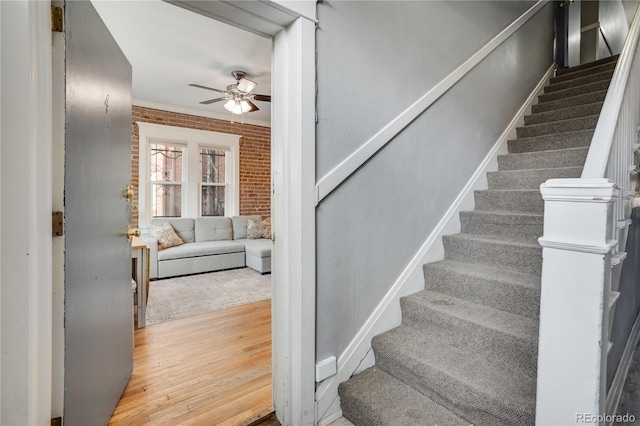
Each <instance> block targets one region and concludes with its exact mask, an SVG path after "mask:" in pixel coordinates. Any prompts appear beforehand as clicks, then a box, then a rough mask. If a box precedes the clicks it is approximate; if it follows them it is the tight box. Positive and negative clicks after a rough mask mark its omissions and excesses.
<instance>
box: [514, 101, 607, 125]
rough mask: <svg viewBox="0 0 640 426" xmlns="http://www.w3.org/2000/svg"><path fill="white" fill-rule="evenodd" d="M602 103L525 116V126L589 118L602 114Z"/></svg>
mask: <svg viewBox="0 0 640 426" xmlns="http://www.w3.org/2000/svg"><path fill="white" fill-rule="evenodd" d="M601 109H602V102H595V103H592V104H587V105H580V106H576V107H572V108H564V109H558V110H553V111H547V112H539V113H537V114H531V115H525V116H524V124H525V125H531V124H542V123H552V122H555V121H561V120H570V119H572V118H579V117H588V116H590V115H598V114H600V110H601Z"/></svg>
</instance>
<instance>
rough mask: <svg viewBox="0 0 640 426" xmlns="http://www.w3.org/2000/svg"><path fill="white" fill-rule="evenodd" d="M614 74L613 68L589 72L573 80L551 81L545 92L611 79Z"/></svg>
mask: <svg viewBox="0 0 640 426" xmlns="http://www.w3.org/2000/svg"><path fill="white" fill-rule="evenodd" d="M612 75H613V69H611V70H606V71H604V72H599V73H596V74H588V75H586V76H583V77H578V78H574V79H571V80H566V81H560V82H555V83H551V84H550V85H548V86H546V87H545V88H544V93H551V92H557V91H558V90H565V89H569V88H571V87H578V86H583V85H585V84H591V83H596V82H600V81H610V80H611V76H612Z"/></svg>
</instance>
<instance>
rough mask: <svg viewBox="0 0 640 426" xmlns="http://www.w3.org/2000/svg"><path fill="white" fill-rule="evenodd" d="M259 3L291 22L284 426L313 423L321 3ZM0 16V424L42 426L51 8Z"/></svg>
mask: <svg viewBox="0 0 640 426" xmlns="http://www.w3.org/2000/svg"><path fill="white" fill-rule="evenodd" d="M256 3H261V4H262V5H265V4H273V5H275V6H276V8H277V9H279V10H280V11H284V12H286V13H287V14H289V15H290V16H291V17H292V19H291V22H290V23H289V24H288V25H286V28H284V29H282V30H281V31H280V32H278V33H277V34H275V37H274V47H273V63H274V67H273V71H274V81H273V88H274V90H273V93H272V95H273V98H274V102H273V125H272V128H273V129H274V130H273V134H272V152H273V153H274V155H272V173H273V186H274V200H275V203H274V205H275V208H274V212H273V222H274V230H275V236H276V242H275V246H274V247H275V248H274V253H273V259H272V260H273V262H274V270H275V271H274V280H273V281H274V312H273V325H272V327H273V332H274V333H273V335H274V344H273V346H274V359H273V364H274V369H273V383H274V404H275V407H276V413H277V415H278V418H279V419H280V421H281V422H282V423H283V424H284V425H309V424H314V423H315V421H316V419H315V379H314V366H315V204H314V191H315V23H314V21H313V19H314V18H315V15H314V16H313V17H311V18H310V17H309V15H310V13H309V11H310V10H312V11H315V1H304V2H302V1H301V2H287V1H282V2H256ZM302 4H304V5H303V6H302ZM294 9H297V10H294ZM302 9H304V11H303V12H301V10H302ZM236 12H237V11H236ZM303 14H305V15H306V16H307V17H304V16H303ZM244 16H245V18H243V13H240V16H239V17H238V16H237V15H236V16H234V19H235V20H236V22H238V21H239V22H243V21H244V28H245V29H247V28H250V27H251V26H252V22H253V20H255V15H253V14H251V13H250V12H249V11H246V13H244ZM0 18H1V19H2V25H1V26H0V27H1V29H2V32H1V33H0V34H4V37H2V35H0V42H4V44H3V45H2V51H1V54H2V60H1V61H0V64H1V67H0V77H1V79H2V89H1V92H2V107H1V108H0V112H1V114H0V128H1V129H2V138H1V140H0V160H2V159H4V160H5V161H3V162H2V168H1V170H2V174H1V175H0V176H1V178H0V184H1V185H2V192H1V194H0V224H1V225H2V226H1V227H0V233H1V235H2V244H1V246H0V303H1V304H2V310H1V312H2V314H1V316H0V323H1V324H2V328H1V331H0V347H1V348H2V355H1V357H0V423H3V424H5V423H7V424H46V423H48V422H49V420H50V419H51V395H52V392H51V377H52V374H53V369H52V365H51V362H52V361H51V356H52V355H51V353H52V349H51V334H52V331H51V309H52V308H51V306H52V292H51V288H52V266H51V263H52V261H51V256H52V250H51V244H52V243H51V241H52V240H51V237H50V235H51V209H52V207H51V204H52V201H51V200H52V188H51V182H52V175H53V167H52V130H51V126H52V106H51V104H52V87H51V79H52V64H51V21H50V2H49V1H28V2H27V1H25V2H0ZM9 35H10V38H11V40H10V41H9V37H8V36H9ZM5 47H6V48H5ZM8 107H10V108H8ZM7 178H11V179H10V181H8V179H7ZM278 227H279V228H278ZM8 266H10V268H9V267H8ZM277 271H280V272H277ZM13 307H15V309H14V308H13Z"/></svg>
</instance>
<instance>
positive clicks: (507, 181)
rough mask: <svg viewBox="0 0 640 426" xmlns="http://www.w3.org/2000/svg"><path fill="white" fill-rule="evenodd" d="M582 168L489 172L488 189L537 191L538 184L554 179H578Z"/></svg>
mask: <svg viewBox="0 0 640 426" xmlns="http://www.w3.org/2000/svg"><path fill="white" fill-rule="evenodd" d="M581 173H582V167H575V168H560V169H545V170H540V171H535V172H534V171H526V172H525V171H515V172H513V171H512V172H489V173H487V180H488V182H489V189H538V188H540V184H542V183H543V182H546V181H547V180H549V179H555V178H579V177H580V174H581Z"/></svg>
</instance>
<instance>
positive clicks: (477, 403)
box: [372, 338, 535, 426]
mask: <svg viewBox="0 0 640 426" xmlns="http://www.w3.org/2000/svg"><path fill="white" fill-rule="evenodd" d="M372 344H373V348H374V351H375V354H376V365H377V366H378V368H380V369H381V370H384V371H386V372H387V373H389V374H391V375H393V376H394V377H396V378H398V379H399V380H401V381H403V382H404V383H406V384H408V385H409V386H411V387H413V388H414V389H416V390H418V391H419V392H421V393H422V394H423V395H426V396H427V397H428V398H430V399H432V400H433V401H435V402H437V403H438V404H440V405H442V406H443V407H445V408H447V409H449V410H451V411H452V412H454V413H456V414H457V415H459V416H460V417H463V418H464V419H466V420H467V421H469V422H471V423H473V424H479V425H483V424H485V425H505V426H507V425H509V426H511V425H513V424H514V419H516V421H517V423H518V424H534V417H535V406H534V404H533V402H532V404H531V405H532V406H520V407H510V406H508V405H507V404H506V402H505V401H504V400H503V399H501V398H496V397H494V396H493V395H488V394H481V393H478V392H477V390H476V389H473V388H472V387H470V386H468V385H467V384H466V383H463V382H460V381H459V380H456V379H455V378H452V377H450V376H449V375H447V374H445V373H444V372H442V371H438V370H437V369H435V368H431V367H430V366H428V365H417V366H414V365H410V364H409V365H407V364H405V363H403V362H402V360H398V358H397V357H395V356H393V355H391V356H388V355H387V353H386V351H385V349H384V348H382V347H381V346H380V345H378V344H377V341H376V339H375V338H374V339H373V341H372Z"/></svg>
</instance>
